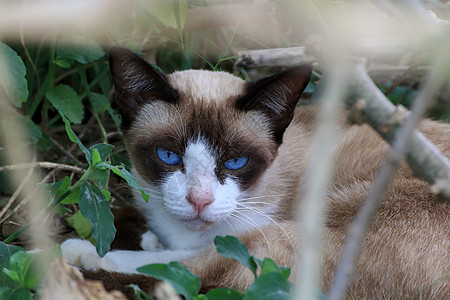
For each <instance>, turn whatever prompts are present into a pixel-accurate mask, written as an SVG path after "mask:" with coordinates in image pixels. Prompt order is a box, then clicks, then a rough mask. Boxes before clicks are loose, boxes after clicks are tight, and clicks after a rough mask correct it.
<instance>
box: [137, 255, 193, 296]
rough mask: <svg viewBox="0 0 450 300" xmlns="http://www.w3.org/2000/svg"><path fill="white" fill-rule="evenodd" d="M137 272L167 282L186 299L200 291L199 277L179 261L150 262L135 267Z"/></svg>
mask: <svg viewBox="0 0 450 300" xmlns="http://www.w3.org/2000/svg"><path fill="white" fill-rule="evenodd" d="M137 270H138V271H139V272H141V273H143V274H145V275H148V276H151V277H153V278H156V279H159V280H165V281H167V282H169V283H170V284H171V285H172V286H173V288H174V289H175V292H177V293H178V294H180V295H183V296H184V297H185V298H186V299H187V300H190V299H194V298H195V297H196V296H197V294H198V292H199V291H200V287H201V283H200V278H198V277H197V276H195V275H194V274H192V273H191V272H190V271H189V270H188V269H187V267H186V266H183V265H182V264H180V263H179V262H171V263H170V264H152V265H147V266H143V267H140V268H138V269H137Z"/></svg>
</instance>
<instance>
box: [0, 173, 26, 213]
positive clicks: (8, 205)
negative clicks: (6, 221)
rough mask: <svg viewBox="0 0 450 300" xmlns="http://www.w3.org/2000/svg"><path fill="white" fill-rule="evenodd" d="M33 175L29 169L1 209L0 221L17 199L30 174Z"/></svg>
mask: <svg viewBox="0 0 450 300" xmlns="http://www.w3.org/2000/svg"><path fill="white" fill-rule="evenodd" d="M32 173H33V169H29V170H28V172H27V174H26V175H25V177H24V178H23V179H22V181H21V182H20V184H19V186H18V187H17V188H16V190H15V192H14V194H13V195H12V196H11V198H9V200H8V203H6V205H5V206H4V207H3V208H2V210H1V211H0V219H1V218H2V217H3V216H4V215H5V213H6V212H7V211H8V209H9V208H10V207H11V205H12V204H13V203H14V201H16V199H17V197H19V195H20V193H21V192H22V191H23V189H24V187H25V184H27V182H28V180H30V178H31V174H32Z"/></svg>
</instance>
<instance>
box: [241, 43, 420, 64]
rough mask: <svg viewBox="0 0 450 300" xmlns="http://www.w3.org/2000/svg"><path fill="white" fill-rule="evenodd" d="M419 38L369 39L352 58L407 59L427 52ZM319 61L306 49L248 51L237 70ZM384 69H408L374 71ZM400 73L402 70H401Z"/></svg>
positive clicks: (356, 48)
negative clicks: (381, 56)
mask: <svg viewBox="0 0 450 300" xmlns="http://www.w3.org/2000/svg"><path fill="white" fill-rule="evenodd" d="M423 46H424V45H423V44H422V42H421V40H420V39H418V38H366V39H362V40H361V41H359V42H358V46H355V47H353V48H352V49H351V54H352V55H360V56H368V55H386V54H389V55H404V54H405V53H412V52H418V51H420V50H421V49H422V48H423ZM314 61H317V59H316V58H315V57H314V56H312V55H310V54H308V53H307V51H306V47H289V48H275V49H263V50H246V51H240V52H238V59H237V61H236V66H237V67H239V68H246V69H251V68H259V67H279V66H293V65H296V64H299V63H309V62H314ZM381 66H383V68H387V71H389V72H392V69H394V70H395V71H401V72H403V71H405V70H406V69H408V66H394V65H380V64H374V66H373V67H372V68H374V70H377V71H380V68H381ZM397 69H398V70H397Z"/></svg>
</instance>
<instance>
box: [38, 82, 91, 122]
mask: <svg viewBox="0 0 450 300" xmlns="http://www.w3.org/2000/svg"><path fill="white" fill-rule="evenodd" d="M45 96H46V97H47V99H48V100H49V101H50V103H51V104H52V105H53V107H54V108H56V110H58V111H59V112H60V113H61V114H63V115H64V116H66V117H67V119H68V120H69V121H70V122H72V123H74V124H80V123H81V121H83V117H84V106H83V102H81V98H80V96H78V94H77V93H76V92H75V91H74V90H73V89H72V88H71V87H70V86H68V85H65V84H58V85H57V86H55V87H54V88H53V89H51V90H50V91H47V93H45Z"/></svg>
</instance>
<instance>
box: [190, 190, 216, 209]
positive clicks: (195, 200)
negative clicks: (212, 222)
mask: <svg viewBox="0 0 450 300" xmlns="http://www.w3.org/2000/svg"><path fill="white" fill-rule="evenodd" d="M186 199H187V201H188V202H189V203H191V204H192V205H193V206H194V210H195V211H196V212H197V213H198V214H200V213H201V212H203V211H204V210H205V207H206V206H207V205H209V204H211V202H213V198H212V197H211V195H208V194H203V195H201V194H200V195H198V194H197V195H195V194H193V193H189V194H188V195H187V197H186Z"/></svg>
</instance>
